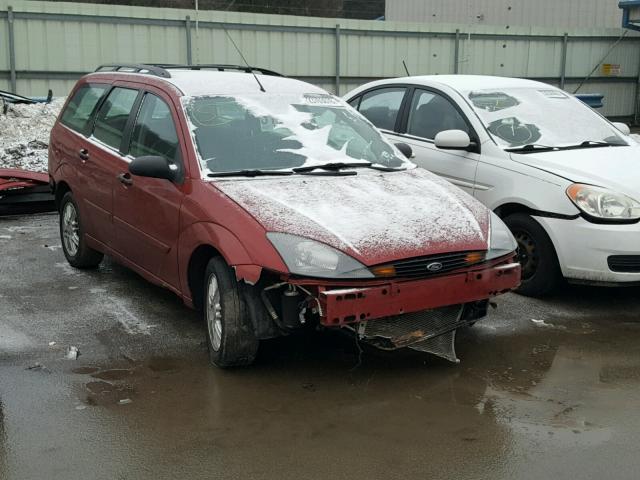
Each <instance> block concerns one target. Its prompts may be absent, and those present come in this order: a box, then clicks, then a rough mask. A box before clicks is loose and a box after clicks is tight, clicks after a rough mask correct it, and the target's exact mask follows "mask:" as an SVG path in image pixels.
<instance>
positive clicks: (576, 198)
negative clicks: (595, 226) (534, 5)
mask: <svg viewBox="0 0 640 480" xmlns="http://www.w3.org/2000/svg"><path fill="white" fill-rule="evenodd" d="M567 196H568V197H569V199H570V200H571V201H572V202H573V203H574V204H575V206H576V207H578V208H579V209H580V210H581V211H582V212H583V213H584V214H585V215H586V216H587V217H592V218H594V219H598V220H605V221H607V220H608V221H635V220H638V219H640V203H638V202H637V201H636V200H634V199H633V198H631V197H627V196H626V195H624V194H622V193H616V192H612V191H611V190H607V189H606V188H602V187H595V186H593V185H584V184H581V183H574V184H573V185H570V186H569V188H567Z"/></svg>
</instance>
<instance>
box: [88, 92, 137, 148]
mask: <svg viewBox="0 0 640 480" xmlns="http://www.w3.org/2000/svg"><path fill="white" fill-rule="evenodd" d="M137 96H138V91H137V90H131V89H129V88H120V87H116V88H114V89H113V90H111V93H109V96H108V97H107V99H106V100H105V101H104V103H103V104H102V106H101V107H100V110H99V111H98V115H97V116H96V123H95V127H94V129H93V136H94V137H96V138H97V139H98V140H100V141H101V142H103V143H105V144H107V145H109V146H110V147H113V148H115V149H118V150H120V144H121V143H122V136H123V134H124V129H125V126H126V125H127V120H128V119H129V114H130V113H131V109H132V108H133V104H134V103H135V101H136V97H137Z"/></svg>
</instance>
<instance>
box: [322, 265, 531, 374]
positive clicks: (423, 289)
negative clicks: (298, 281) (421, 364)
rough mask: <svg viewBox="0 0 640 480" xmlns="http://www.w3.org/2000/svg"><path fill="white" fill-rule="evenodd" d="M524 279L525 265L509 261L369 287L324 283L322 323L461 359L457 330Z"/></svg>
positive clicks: (388, 344)
mask: <svg viewBox="0 0 640 480" xmlns="http://www.w3.org/2000/svg"><path fill="white" fill-rule="evenodd" d="M519 283H520V265H519V264H518V263H511V262H508V263H503V264H499V265H493V266H489V267H486V266H485V267H484V268H477V269H474V270H471V271H466V272H462V273H458V274H452V275H446V276H442V277H436V278H429V279H422V280H413V281H404V282H389V283H385V284H380V285H375V286H370V287H365V288H349V289H347V288H339V289H326V290H325V289H322V288H321V289H320V295H319V301H320V307H321V309H322V316H321V323H323V324H324V325H326V326H332V327H347V328H349V329H351V330H353V331H354V332H355V333H356V334H357V335H358V337H359V338H360V339H361V340H363V341H365V342H367V343H370V344H372V345H374V346H375V347H378V348H381V349H384V350H394V349H398V348H410V349H413V350H419V351H423V352H428V353H431V354H434V355H437V356H439V357H442V358H445V359H447V360H450V361H452V362H456V363H457V362H458V359H457V357H456V354H455V347H454V343H455V332H456V330H457V329H458V328H460V327H462V326H465V325H468V324H470V323H473V322H474V321H475V320H477V319H479V318H481V317H482V316H484V315H485V313H486V304H487V303H488V302H487V299H489V298H491V297H493V296H496V295H499V294H501V293H505V292H508V291H510V290H512V289H513V288H515V287H517V286H518V285H519ZM483 306H484V307H483Z"/></svg>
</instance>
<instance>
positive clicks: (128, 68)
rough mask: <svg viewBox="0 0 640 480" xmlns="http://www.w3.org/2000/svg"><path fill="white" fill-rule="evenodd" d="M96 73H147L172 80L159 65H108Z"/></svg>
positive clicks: (101, 66) (100, 67) (98, 69)
mask: <svg viewBox="0 0 640 480" xmlns="http://www.w3.org/2000/svg"><path fill="white" fill-rule="evenodd" d="M95 71H96V72H122V73H146V74H149V75H155V76H156V77H162V78H171V74H170V73H169V72H168V71H167V70H166V69H164V68H162V67H160V66H158V65H148V64H144V63H107V64H105V65H100V66H99V67H98V68H96V70H95Z"/></svg>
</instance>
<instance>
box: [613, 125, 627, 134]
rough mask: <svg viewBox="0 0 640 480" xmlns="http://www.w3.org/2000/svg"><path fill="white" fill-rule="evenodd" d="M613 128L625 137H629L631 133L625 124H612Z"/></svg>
mask: <svg viewBox="0 0 640 480" xmlns="http://www.w3.org/2000/svg"><path fill="white" fill-rule="evenodd" d="M613 126H614V127H616V128H617V129H618V130H620V131H621V132H622V133H624V134H625V135H629V134H630V133H631V129H630V128H629V125H627V124H626V123H622V122H613Z"/></svg>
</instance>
